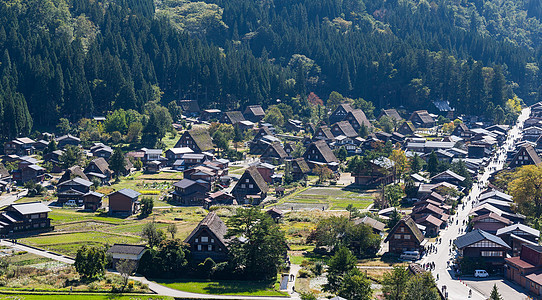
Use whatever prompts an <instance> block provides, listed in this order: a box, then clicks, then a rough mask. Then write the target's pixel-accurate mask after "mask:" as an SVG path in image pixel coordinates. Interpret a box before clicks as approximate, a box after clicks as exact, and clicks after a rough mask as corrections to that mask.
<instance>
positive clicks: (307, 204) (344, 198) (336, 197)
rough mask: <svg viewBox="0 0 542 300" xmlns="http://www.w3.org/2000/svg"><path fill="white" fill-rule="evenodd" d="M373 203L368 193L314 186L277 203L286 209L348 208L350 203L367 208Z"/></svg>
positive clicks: (360, 207)
mask: <svg viewBox="0 0 542 300" xmlns="http://www.w3.org/2000/svg"><path fill="white" fill-rule="evenodd" d="M372 203H373V196H372V195H371V194H368V193H358V192H353V191H348V190H343V189H340V188H324V187H313V188H309V189H307V190H305V191H303V192H300V193H297V194H293V195H292V196H291V197H285V198H284V199H283V201H281V202H280V203H279V205H277V207H278V208H280V209H285V210H291V209H293V210H312V209H319V210H322V209H324V210H328V209H346V207H347V206H348V205H349V204H352V205H353V206H354V207H356V208H359V209H365V208H367V207H368V206H369V205H371V204H372Z"/></svg>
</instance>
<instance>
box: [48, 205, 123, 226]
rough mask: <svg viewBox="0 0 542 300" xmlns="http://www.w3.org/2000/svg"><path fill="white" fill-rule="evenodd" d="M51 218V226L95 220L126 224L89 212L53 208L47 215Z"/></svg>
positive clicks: (121, 219)
mask: <svg viewBox="0 0 542 300" xmlns="http://www.w3.org/2000/svg"><path fill="white" fill-rule="evenodd" d="M49 218H51V225H53V226H54V225H58V224H62V223H67V222H74V221H82V220H96V221H102V222H108V223H115V224H122V223H124V222H127V220H125V219H123V218H113V217H108V216H100V214H98V213H91V212H79V211H76V210H73V209H57V208H53V211H51V212H50V213H49Z"/></svg>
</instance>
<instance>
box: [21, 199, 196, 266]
mask: <svg viewBox="0 0 542 300" xmlns="http://www.w3.org/2000/svg"><path fill="white" fill-rule="evenodd" d="M205 215H206V212H205V210H203V209H202V208H198V207H183V208H169V209H155V210H154V212H153V214H151V215H150V216H149V217H147V218H145V219H138V218H137V216H133V217H131V218H114V217H109V216H107V215H104V214H99V213H89V212H81V211H76V210H72V209H56V208H55V209H53V211H51V212H50V213H49V216H50V218H51V224H52V225H53V226H55V230H54V231H53V232H48V233H44V234H40V235H36V236H32V237H27V238H21V239H19V241H21V242H22V243H24V244H28V245H31V246H35V247H38V248H43V249H46V250H49V251H53V252H58V253H61V254H65V255H68V256H72V257H73V256H75V254H76V253H77V250H78V249H79V247H81V246H82V245H112V244H115V243H127V244H141V243H144V240H143V239H142V238H141V231H142V229H143V227H144V226H145V224H147V223H149V222H152V221H154V222H155V224H156V227H157V228H158V229H160V230H162V231H164V232H165V233H167V230H166V228H167V227H168V225H170V224H175V226H176V227H177V233H176V234H175V238H179V239H184V238H186V237H187V236H188V235H189V234H190V232H191V231H192V230H193V229H194V227H196V225H197V224H198V222H199V221H201V220H202V219H203V218H204V217H205ZM167 234H168V237H171V236H170V234H169V233H167Z"/></svg>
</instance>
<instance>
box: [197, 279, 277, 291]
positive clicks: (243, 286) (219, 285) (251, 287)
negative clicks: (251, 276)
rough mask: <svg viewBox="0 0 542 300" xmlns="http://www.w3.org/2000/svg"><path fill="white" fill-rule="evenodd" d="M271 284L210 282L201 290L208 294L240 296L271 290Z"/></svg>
mask: <svg viewBox="0 0 542 300" xmlns="http://www.w3.org/2000/svg"><path fill="white" fill-rule="evenodd" d="M272 287H273V285H272V283H271V282H253V281H231V282H228V281H221V282H212V283H210V284H209V285H208V286H207V287H205V288H203V289H204V290H205V292H207V293H209V294H241V293H243V294H244V293H250V294H253V293H258V292H263V291H265V290H267V289H270V288H272Z"/></svg>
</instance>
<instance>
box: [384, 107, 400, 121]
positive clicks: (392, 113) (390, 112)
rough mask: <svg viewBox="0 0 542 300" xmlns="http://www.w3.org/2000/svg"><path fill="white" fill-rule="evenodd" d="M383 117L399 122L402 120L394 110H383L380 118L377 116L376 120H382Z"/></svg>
mask: <svg viewBox="0 0 542 300" xmlns="http://www.w3.org/2000/svg"><path fill="white" fill-rule="evenodd" d="M383 116H386V117H388V118H390V119H395V121H397V122H400V121H402V120H403V118H402V117H401V116H400V115H399V113H398V112H397V110H396V109H393V108H392V109H383V110H382V112H381V113H380V116H378V119H380V118H382V117H383Z"/></svg>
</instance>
